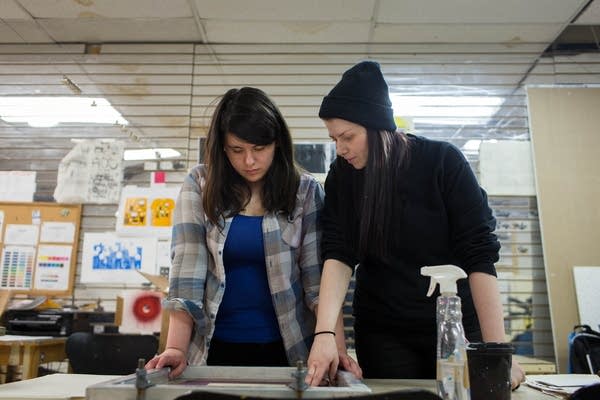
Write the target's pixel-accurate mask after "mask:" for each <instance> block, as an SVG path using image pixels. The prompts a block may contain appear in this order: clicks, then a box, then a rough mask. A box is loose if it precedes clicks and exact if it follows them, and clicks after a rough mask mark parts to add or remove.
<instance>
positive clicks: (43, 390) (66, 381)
mask: <svg viewBox="0 0 600 400" xmlns="http://www.w3.org/2000/svg"><path fill="white" fill-rule="evenodd" d="M117 377H118V376H115V375H85V374H51V375H45V376H42V377H39V378H34V379H28V380H25V381H18V382H11V383H5V384H4V385H0V399H11V400H33V399H39V400H41V399H43V400H74V399H85V388H87V387H88V386H90V385H94V384H96V383H100V382H106V381H108V380H111V379H115V378H117Z"/></svg>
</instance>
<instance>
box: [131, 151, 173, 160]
mask: <svg viewBox="0 0 600 400" xmlns="http://www.w3.org/2000/svg"><path fill="white" fill-rule="evenodd" d="M179 156H181V153H180V152H178V151H177V150H174V149H136V150H125V154H124V155H123V159H125V160H126V161H131V160H159V159H160V160H162V159H163V158H174V157H179Z"/></svg>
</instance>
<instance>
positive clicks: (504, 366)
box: [467, 343, 515, 400]
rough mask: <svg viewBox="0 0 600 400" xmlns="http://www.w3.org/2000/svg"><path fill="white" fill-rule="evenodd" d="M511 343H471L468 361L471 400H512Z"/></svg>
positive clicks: (468, 349) (468, 348)
mask: <svg viewBox="0 0 600 400" xmlns="http://www.w3.org/2000/svg"><path fill="white" fill-rule="evenodd" d="M514 350H515V349H514V347H513V345H512V344H510V343H469V344H468V346H467V359H468V363H469V381H470V383H471V400H510V394H511V388H510V368H511V365H512V353H513V352H514Z"/></svg>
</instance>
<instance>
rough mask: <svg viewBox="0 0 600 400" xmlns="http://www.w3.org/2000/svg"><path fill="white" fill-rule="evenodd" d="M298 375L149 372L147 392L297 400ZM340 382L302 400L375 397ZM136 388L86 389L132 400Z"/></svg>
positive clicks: (120, 382)
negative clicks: (293, 385)
mask: <svg viewBox="0 0 600 400" xmlns="http://www.w3.org/2000/svg"><path fill="white" fill-rule="evenodd" d="M296 371H297V369H296V368H294V367H230V366H226V367H221V366H188V367H187V368H186V370H185V371H184V372H183V374H182V375H180V376H179V377H177V378H176V379H173V380H169V379H168V377H167V375H168V369H166V368H163V369H161V370H153V371H149V372H148V375H147V379H148V381H150V383H151V384H152V385H153V386H151V387H149V388H147V389H145V400H159V399H160V400H166V399H175V398H176V397H178V396H181V395H184V394H187V393H190V392H192V391H209V392H218V393H227V394H235V395H254V396H261V397H270V398H290V399H292V398H293V399H296V398H298V396H297V393H296V391H295V390H294V389H292V388H291V387H290V386H289V384H291V383H292V382H293V381H294V375H292V374H294V373H295V372H296ZM337 381H338V382H340V383H341V384H342V385H343V386H327V387H309V388H308V389H307V390H306V391H304V392H303V393H302V397H303V398H323V397H331V398H335V397H348V396H352V395H355V396H358V395H364V394H369V393H371V389H370V388H369V387H368V386H367V385H365V384H364V383H363V382H362V381H361V380H359V379H357V378H355V377H354V376H353V375H352V374H351V373H349V372H346V371H339V372H338V379H337ZM135 384H136V375H135V374H132V375H128V376H125V377H120V378H116V379H112V380H109V381H107V382H102V383H98V384H95V385H92V386H89V387H88V388H87V389H86V399H88V400H100V399H108V398H110V399H111V400H125V399H130V398H132V395H133V396H135V394H136V393H137V389H136V386H135Z"/></svg>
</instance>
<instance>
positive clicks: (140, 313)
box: [133, 295, 160, 322]
mask: <svg viewBox="0 0 600 400" xmlns="http://www.w3.org/2000/svg"><path fill="white" fill-rule="evenodd" d="M133 316H134V317H135V318H136V319H137V320H138V321H140V322H150V321H152V320H154V319H156V318H158V317H159V316H160V298H158V297H157V296H154V295H143V296H139V297H138V298H137V299H135V301H134V302H133Z"/></svg>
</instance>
